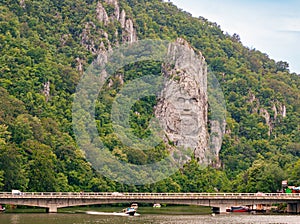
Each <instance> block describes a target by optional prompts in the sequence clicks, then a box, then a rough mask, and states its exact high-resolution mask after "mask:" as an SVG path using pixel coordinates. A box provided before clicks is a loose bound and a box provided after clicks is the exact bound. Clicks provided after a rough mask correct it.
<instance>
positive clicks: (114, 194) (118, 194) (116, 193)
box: [111, 192, 124, 196]
mask: <svg viewBox="0 0 300 224" xmlns="http://www.w3.org/2000/svg"><path fill="white" fill-rule="evenodd" d="M111 196H124V194H122V193H119V192H113V193H111Z"/></svg>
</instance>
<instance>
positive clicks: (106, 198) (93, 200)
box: [0, 192, 300, 213]
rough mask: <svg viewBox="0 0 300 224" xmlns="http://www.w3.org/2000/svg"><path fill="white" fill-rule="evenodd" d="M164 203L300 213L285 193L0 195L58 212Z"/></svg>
mask: <svg viewBox="0 0 300 224" xmlns="http://www.w3.org/2000/svg"><path fill="white" fill-rule="evenodd" d="M132 202H137V203H165V204H180V205H202V206H210V207H217V208H219V209H220V212H225V210H226V207H230V206H234V205H255V204H275V203H287V204H288V210H289V211H290V212H294V213H300V194H285V193H276V194H274V193H117V192H113V193H112V192H109V193H102V192H91V193H86V192H78V193H77V192H21V193H20V194H12V193H11V192H0V204H14V205H27V206H36V207H43V208H47V211H48V212H57V209H58V208H63V207H71V206H82V205H96V204H114V203H132Z"/></svg>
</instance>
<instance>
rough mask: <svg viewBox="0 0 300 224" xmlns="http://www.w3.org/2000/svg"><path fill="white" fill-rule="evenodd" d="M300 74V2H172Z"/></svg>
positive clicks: (229, 0) (172, 0)
mask: <svg viewBox="0 0 300 224" xmlns="http://www.w3.org/2000/svg"><path fill="white" fill-rule="evenodd" d="M171 2H173V3H174V4H175V5H177V6H178V7H179V8H181V9H183V10H184V11H187V12H190V13H191V14H192V15H193V16H194V17H198V16H202V17H204V18H206V19H208V20H209V21H211V22H216V23H217V24H218V25H220V26H221V29H222V30H223V31H224V32H225V33H226V32H227V33H229V34H231V35H232V34H234V33H237V34H239V36H240V37H241V41H242V42H243V44H244V45H246V46H248V47H250V48H255V49H257V50H260V51H261V52H263V53H266V54H268V55H269V56H270V58H272V59H275V60H276V61H279V60H282V61H287V62H288V63H289V65H290V71H291V72H296V73H298V74H300V0H206V1H204V0H171Z"/></svg>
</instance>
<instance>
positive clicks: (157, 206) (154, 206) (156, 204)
mask: <svg viewBox="0 0 300 224" xmlns="http://www.w3.org/2000/svg"><path fill="white" fill-rule="evenodd" d="M160 207H161V205H160V204H158V203H155V204H154V205H153V208H160Z"/></svg>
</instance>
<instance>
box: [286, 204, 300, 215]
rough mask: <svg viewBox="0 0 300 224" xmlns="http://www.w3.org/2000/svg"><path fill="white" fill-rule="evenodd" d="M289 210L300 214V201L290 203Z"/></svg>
mask: <svg viewBox="0 0 300 224" xmlns="http://www.w3.org/2000/svg"><path fill="white" fill-rule="evenodd" d="M287 212H288V213H297V214H300V203H288V204H287Z"/></svg>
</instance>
